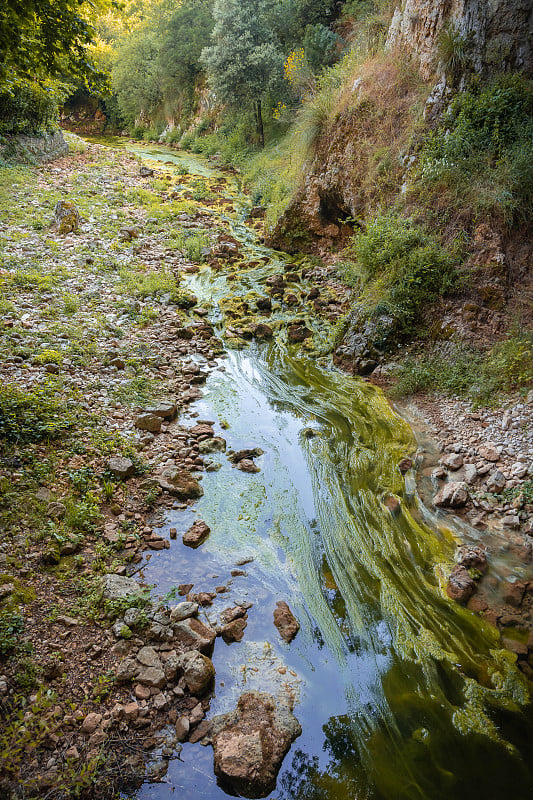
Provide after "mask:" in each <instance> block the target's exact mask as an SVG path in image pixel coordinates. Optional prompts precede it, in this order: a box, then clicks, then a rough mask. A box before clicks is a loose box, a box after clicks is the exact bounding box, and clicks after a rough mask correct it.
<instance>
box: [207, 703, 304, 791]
mask: <svg viewBox="0 0 533 800" xmlns="http://www.w3.org/2000/svg"><path fill="white" fill-rule="evenodd" d="M301 732H302V729H301V726H300V723H299V722H298V720H297V719H296V717H294V715H293V714H292V712H291V711H290V709H289V708H288V707H287V706H284V705H281V704H279V703H278V704H276V701H275V700H274V698H273V697H272V696H271V695H269V694H263V693H260V692H248V693H246V694H243V695H242V696H241V697H240V698H239V702H238V706H237V708H236V709H235V711H231V712H230V713H228V714H222V715H221V716H218V717H215V718H214V719H213V721H212V743H213V751H214V767H215V774H216V775H217V777H218V778H219V779H220V781H221V782H222V784H223V785H226V786H227V788H228V789H229V790H230V791H231V792H232V793H236V794H238V795H240V796H242V797H251V798H254V797H266V795H268V794H269V793H270V792H271V791H273V789H274V788H275V785H276V777H277V774H278V772H279V768H280V767H281V764H282V761H283V759H284V757H285V755H286V754H287V752H288V750H289V748H290V746H291V744H292V742H293V741H294V740H295V739H296V738H297V737H298V736H299V735H300V734H301Z"/></svg>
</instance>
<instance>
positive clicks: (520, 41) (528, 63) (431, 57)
mask: <svg viewBox="0 0 533 800" xmlns="http://www.w3.org/2000/svg"><path fill="white" fill-rule="evenodd" d="M446 26H451V27H452V28H453V29H454V30H455V31H456V32H457V33H458V34H459V35H460V36H461V37H463V38H464V39H465V40H466V41H467V42H468V62H469V66H470V67H471V68H472V70H473V71H474V72H478V73H491V72H502V71H503V72H506V71H511V70H519V71H521V72H524V73H526V74H529V75H531V74H533V3H532V2H531V0H441V1H440V2H435V0H404V2H403V3H402V4H401V5H399V6H398V7H397V8H396V10H395V12H394V17H393V20H392V24H391V26H390V29H389V34H388V38H387V47H388V48H389V49H398V50H400V51H402V52H403V53H405V54H407V55H409V56H412V57H413V56H414V57H415V58H416V59H417V60H418V62H419V66H420V71H421V74H422V76H423V77H424V78H425V79H428V80H430V79H431V78H432V77H434V76H435V75H436V72H437V71H438V67H439V58H438V44H439V36H440V34H441V31H442V30H443V28H445V27H446Z"/></svg>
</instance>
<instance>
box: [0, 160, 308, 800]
mask: <svg viewBox="0 0 533 800" xmlns="http://www.w3.org/2000/svg"><path fill="white" fill-rule="evenodd" d="M185 171H186V170H185ZM2 180H3V181H4V187H5V188H6V195H5V200H4V203H3V208H2V228H1V231H0V235H1V238H2V245H3V254H4V260H3V264H2V269H1V272H0V279H1V284H2V286H1V288H2V294H1V302H2V312H3V316H2V331H1V355H2V358H1V363H0V375H1V379H2V385H3V393H2V406H1V409H0V411H1V413H0V420H1V426H2V427H1V434H2V451H1V458H0V482H1V489H2V496H1V513H2V517H1V523H2V545H1V548H0V550H1V552H0V570H1V574H0V602H1V604H2V607H1V625H0V659H1V662H0V663H1V667H0V669H1V675H0V695H1V713H2V723H1V732H0V737H1V739H2V742H3V745H2V752H3V753H4V755H3V756H2V759H1V764H0V768H1V777H0V781H1V786H2V791H3V792H4V794H3V796H5V797H13V798H15V797H22V796H24V797H33V796H43V794H45V793H47V792H50V791H52V792H54V793H55V794H54V796H58V797H59V796H63V795H64V796H66V794H69V792H71V791H74V790H75V791H77V792H79V793H80V794H81V795H83V796H87V797H91V798H93V797H110V796H112V795H113V793H114V791H115V789H116V788H118V787H121V788H123V789H126V790H128V789H134V788H135V787H136V786H138V785H139V784H140V782H142V780H143V779H144V776H145V767H146V764H147V762H149V764H150V766H149V768H148V769H149V776H150V777H151V778H152V779H155V780H157V779H160V778H161V776H162V775H163V774H164V772H165V770H166V765H167V764H168V759H169V758H170V757H171V756H172V757H176V755H177V754H179V750H180V747H181V744H180V742H184V741H192V742H195V741H200V739H205V741H206V742H208V741H209V731H210V727H211V726H210V724H209V723H207V722H206V721H205V714H206V712H207V710H208V708H209V698H210V694H211V691H212V688H213V679H214V667H213V664H212V662H211V660H210V655H211V653H212V649H213V645H214V641H215V638H216V637H217V636H221V637H223V638H224V641H225V642H226V643H231V642H232V641H239V640H240V639H241V638H242V636H243V635H244V629H245V627H246V620H247V612H248V610H249V607H250V606H251V604H247V605H244V606H240V605H235V604H234V603H233V604H232V602H231V594H232V590H231V584H232V582H233V580H234V577H233V576H230V575H228V578H227V580H226V581H225V583H224V585H220V586H217V588H216V591H215V592H209V591H202V588H201V587H193V584H192V583H190V584H183V585H180V586H179V587H177V589H178V593H179V594H180V595H182V597H183V600H182V601H181V602H177V603H175V604H174V605H172V604H169V601H168V600H165V599H160V600H158V599H157V597H155V598H153V597H151V596H150V591H149V587H145V586H144V585H143V583H142V578H141V577H136V576H137V573H138V571H139V569H140V568H141V567H142V565H143V564H146V563H147V562H148V560H149V559H150V558H151V557H152V555H155V554H156V553H157V551H163V550H165V549H168V548H169V547H170V540H171V539H173V538H176V537H177V535H178V533H179V535H180V536H181V535H183V543H184V544H186V545H189V546H190V547H199V546H201V544H202V542H203V541H205V538H206V537H207V536H208V535H209V528H208V526H207V525H205V523H203V522H202V521H201V520H197V521H196V522H195V523H194V524H193V525H192V526H191V527H190V528H189V529H188V530H184V531H177V530H176V528H170V530H169V531H168V537H169V538H167V536H162V535H160V533H158V529H160V528H162V527H163V525H164V521H165V514H166V511H167V509H171V508H177V509H181V510H184V509H187V508H188V507H190V506H191V505H192V504H193V503H194V501H195V500H196V499H197V498H198V497H200V496H201V495H202V494H203V489H202V486H201V478H202V474H203V473H204V472H206V471H209V470H214V469H217V468H218V467H219V464H217V463H216V462H215V461H213V460H211V459H210V457H209V456H210V454H211V453H218V452H223V451H224V450H225V449H226V442H225V439H224V438H223V436H222V434H223V432H224V431H223V428H224V426H223V423H220V422H217V423H216V424H215V423H214V422H213V421H211V420H201V419H198V418H197V419H194V417H198V415H197V414H195V413H194V412H193V413H191V412H189V419H190V420H191V421H190V422H189V423H188V424H182V423H180V422H177V421H176V418H177V416H178V415H180V416H181V417H182V416H183V415H184V414H185V413H187V409H189V406H190V404H191V403H193V402H194V401H195V400H197V399H198V398H199V397H201V388H200V387H201V386H202V384H203V383H204V382H205V381H206V379H207V376H208V374H209V373H210V371H212V370H223V369H224V365H223V360H222V359H221V358H220V356H221V355H222V351H223V348H222V345H221V342H220V341H219V340H218V338H217V337H216V336H215V334H214V329H213V327H212V325H211V324H210V323H209V322H208V321H207V320H206V311H205V310H204V309H202V308H199V307H198V303H197V300H196V298H195V297H194V296H192V295H191V294H190V292H187V291H186V290H185V289H184V288H183V285H182V277H183V275H184V274H186V273H191V272H195V271H197V270H198V268H199V267H198V264H199V263H201V262H202V261H203V260H204V259H205V258H207V257H209V258H210V259H211V261H213V263H215V264H216V265H217V266H218V268H220V266H221V265H222V262H224V260H225V259H231V258H233V255H234V253H233V250H234V249H235V248H232V247H229V246H228V239H227V236H228V234H227V231H226V230H224V227H223V225H222V224H221V223H220V220H219V218H218V217H217V216H215V215H210V214H209V212H207V211H206V210H205V208H206V204H207V205H209V198H208V197H206V193H207V189H206V188H205V187H204V188H203V190H202V191H200V189H199V183H198V180H197V177H196V176H195V177H189V176H187V177H185V176H183V177H182V178H181V183H182V185H183V184H185V185H186V186H187V185H190V187H191V189H190V191H187V192H186V194H187V198H185V199H184V200H181V202H173V203H172V205H170V204H169V202H168V200H169V193H171V192H172V185H173V183H174V182H175V179H173V178H171V176H170V175H169V174H166V173H165V171H164V170H161V171H160V172H158V174H156V175H154V173H153V171H152V170H150V169H147V168H145V167H141V169H139V163H138V160H137V159H136V158H134V157H132V156H131V155H129V154H127V153H125V152H117V151H110V150H109V149H107V148H101V147H98V146H92V147H90V148H89V149H88V150H86V151H85V152H79V153H77V154H76V155H70V156H68V157H66V158H64V159H62V160H59V161H55V162H54V164H53V166H49V167H43V168H41V169H39V170H35V171H32V172H30V171H29V170H20V169H15V168H14V169H10V170H6V171H5V172H4V173H3V175H2ZM218 185H219V189H223V188H224V186H225V182H224V180H223V179H222V180H220V181H218ZM195 191H196V192H197V194H198V200H197V201H195V200H194V199H193V197H192V195H193V194H194V192H195ZM228 195H230V192H229V191H228ZM213 196H214V195H213ZM173 199H174V200H175V197H174V198H173ZM220 199H222V201H223V202H224V204H225V208H226V209H227V208H228V206H229V205H231V203H232V200H231V196H224V197H223V198H220ZM200 201H201V202H200ZM54 210H55V214H54ZM74 212H75V213H74ZM69 215H70V216H69ZM67 223H68V224H67ZM221 242H222V244H221ZM261 453H262V451H254V450H250V451H243V452H241V453H239V452H237V453H235V452H233V451H229V452H228V453H227V457H228V458H229V459H231V461H232V463H234V464H235V466H236V467H237V468H238V469H240V470H241V471H243V472H254V471H257V470H258V469H259V467H258V466H257V464H256V463H255V461H254V459H255V458H258V457H259V456H260V455H261ZM238 566H242V562H241V564H240V565H237V564H236V565H235V570H234V574H235V575H239V574H244V573H243V571H242V570H240V569H239V568H238ZM193 588H194V591H192V590H193ZM215 598H220V600H221V601H222V609H223V610H222V611H221V612H220V616H219V620H218V622H216V621H214V618H213V616H212V615H211V618H210V619H208V618H207V617H206V616H205V609H206V608H207V607H209V606H211V605H212V604H213V601H214V600H215ZM178 599H179V598H178ZM224 603H225V605H224ZM296 624H297V623H296ZM271 702H272V703H274V705H275V701H274V700H272V701H271ZM252 762H253V760H252ZM279 763H280V762H279ZM279 763H278V767H279ZM249 767H250V769H252V767H253V763H251V765H249ZM264 768H265V769H269V767H268V764H266V762H265V765H264ZM250 780H251V783H252V784H253V778H251V779H250ZM67 786H68V787H69V789H64V788H62V787H67ZM62 792H63V794H61V793H62ZM65 792H66V794H65ZM69 796H70V794H69Z"/></svg>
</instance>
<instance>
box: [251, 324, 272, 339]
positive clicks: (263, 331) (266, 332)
mask: <svg viewBox="0 0 533 800" xmlns="http://www.w3.org/2000/svg"><path fill="white" fill-rule="evenodd" d="M250 329H251V331H252V333H253V335H254V338H256V339H272V337H273V336H274V331H273V330H272V328H271V327H270V325H267V324H266V323H264V322H259V323H257V325H251V326H250Z"/></svg>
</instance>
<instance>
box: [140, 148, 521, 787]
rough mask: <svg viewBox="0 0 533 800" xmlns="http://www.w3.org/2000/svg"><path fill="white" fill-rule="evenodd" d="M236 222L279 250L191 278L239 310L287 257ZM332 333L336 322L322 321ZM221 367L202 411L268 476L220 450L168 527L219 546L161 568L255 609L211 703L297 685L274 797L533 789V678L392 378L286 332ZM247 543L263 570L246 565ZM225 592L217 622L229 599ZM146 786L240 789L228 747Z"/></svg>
mask: <svg viewBox="0 0 533 800" xmlns="http://www.w3.org/2000/svg"><path fill="white" fill-rule="evenodd" d="M132 149H134V152H136V153H138V154H141V155H142V156H143V158H145V159H146V160H147V161H148V162H149V163H151V161H164V162H169V161H172V160H173V161H174V162H175V163H182V164H183V163H186V166H187V167H188V169H189V170H190V171H191V172H196V173H197V174H199V175H203V176H210V175H214V174H215V173H214V172H213V170H211V169H210V167H209V166H208V165H206V164H205V162H201V161H199V160H198V161H197V160H196V159H195V158H194V157H192V156H190V155H189V154H185V155H184V154H181V153H177V154H176V152H175V151H171V150H168V149H167V148H164V147H156V148H153V147H143V146H133V147H132ZM166 168H167V169H168V170H169V172H172V166H171V165H167V167H166ZM228 221H229V222H230V224H231V227H232V230H233V232H234V235H236V236H237V238H239V239H240V240H241V241H242V242H243V251H244V252H245V254H246V255H247V256H248V257H249V258H250V259H251V260H252V259H257V257H258V256H259V257H265V258H266V257H268V261H267V262H266V263H261V264H260V265H256V266H255V267H253V268H250V270H248V271H244V272H242V274H240V275H239V282H235V284H231V287H230V284H228V282H227V281H226V277H225V275H224V274H222V273H212V272H211V270H210V269H209V268H207V267H206V268H203V269H202V270H201V272H200V273H199V274H198V275H196V276H193V277H191V279H190V286H191V288H192V290H193V291H194V292H195V294H197V295H198V297H199V299H200V302H201V303H202V304H204V305H205V304H210V305H211V307H212V309H213V311H212V314H211V318H212V319H213V321H215V322H216V321H219V322H220V324H222V322H221V315H220V314H219V312H218V310H217V304H218V302H219V301H220V300H221V299H222V298H223V297H226V296H227V295H228V294H229V293H230V292H234V293H235V294H238V293H242V294H245V293H246V292H248V291H250V289H253V288H254V287H258V286H259V282H260V280H261V279H262V278H264V277H265V275H268V274H274V273H275V272H279V271H280V270H282V269H283V262H284V259H285V257H284V256H283V255H282V254H279V253H275V252H273V251H269V250H268V249H267V248H265V247H262V246H261V245H259V244H258V243H257V242H256V241H255V234H254V232H253V231H251V230H250V229H248V228H247V227H246V226H245V225H244V223H243V222H242V214H241V213H240V211H239V209H237V211H236V213H234V214H233V215H230V216H229V217H228ZM280 313H281V312H280ZM273 317H274V320H275V319H276V314H274V315H273ZM313 324H314V323H313ZM316 336H317V339H320V337H321V336H322V337H325V336H326V332H325V331H323V330H321V328H320V326H319V327H318V328H316ZM221 364H222V365H223V367H224V371H218V370H215V371H214V372H212V373H211V375H210V377H209V379H208V382H207V385H206V388H205V390H204V397H203V398H202V400H201V401H200V402H198V403H196V404H195V406H194V409H193V410H194V411H195V412H198V413H199V415H200V418H202V419H210V420H216V421H217V424H216V425H215V429H216V432H217V434H218V435H222V436H224V438H226V439H227V442H228V447H231V448H233V449H240V448H242V447H249V446H254V447H255V446H258V447H261V448H262V449H263V450H264V452H265V454H264V456H262V457H261V458H259V459H258V464H259V465H260V467H261V472H260V473H258V474H255V475H247V474H243V473H242V472H240V471H238V470H236V469H235V468H233V467H232V466H231V464H230V463H229V462H228V461H227V459H226V458H225V456H223V455H215V456H214V458H215V459H217V460H219V461H220V463H221V464H222V467H221V469H220V470H219V471H218V472H214V473H206V474H204V476H203V486H204V490H205V495H204V497H203V498H202V499H201V500H200V501H199V502H198V504H197V506H196V507H195V509H194V511H186V512H179V511H172V512H170V515H169V520H168V523H167V526H166V528H164V529H162V531H161V533H163V534H164V533H165V530H166V529H168V528H169V527H172V526H174V527H177V529H178V531H184V530H185V529H186V528H187V527H189V525H190V524H191V522H192V521H193V520H194V519H195V518H196V516H198V517H200V518H201V519H204V520H205V521H206V522H207V524H208V525H209V526H210V527H211V531H212V532H211V534H210V536H209V538H208V540H207V541H206V542H205V544H204V545H202V547H201V548H200V549H199V550H196V551H191V550H190V549H188V548H186V547H184V546H183V545H182V543H181V541H180V537H179V535H178V539H177V540H176V541H172V542H171V548H170V550H167V551H163V552H162V553H161V554H159V553H158V554H157V555H156V556H154V557H153V559H152V560H151V561H150V562H149V563H148V564H147V565H146V566H145V568H144V569H143V573H142V574H143V576H144V578H145V580H146V581H147V582H148V583H152V584H155V585H156V588H155V590H154V593H155V594H159V595H163V594H165V593H166V592H168V591H170V590H172V589H173V588H174V587H176V586H177V585H178V584H180V583H189V582H190V583H192V582H194V583H195V591H196V590H198V591H212V590H214V587H215V586H217V585H220V584H228V583H229V584H230V585H231V594H230V597H231V604H234V603H235V602H238V601H245V600H248V601H250V602H252V603H253V604H254V605H253V607H252V608H251V609H250V611H249V621H248V627H247V628H246V631H245V636H244V640H243V641H242V642H240V643H237V644H231V645H229V646H228V645H226V644H224V642H223V641H222V640H221V639H217V642H216V646H215V652H214V659H213V660H214V663H215V666H216V675H217V678H216V694H215V697H214V699H213V701H212V705H211V714H216V713H220V712H224V711H227V710H229V709H230V708H233V707H234V705H235V702H236V699H237V698H238V696H239V695H240V694H241V693H242V691H244V690H246V689H258V690H264V691H269V692H272V693H273V694H278V693H280V692H281V693H284V692H289V693H291V694H292V695H293V696H294V697H295V699H296V704H295V710H294V713H295V714H296V716H297V718H298V719H299V720H300V722H301V724H302V728H303V734H302V736H301V737H300V738H299V739H297V740H296V742H295V743H294V745H293V747H292V749H291V751H290V753H289V754H288V755H287V757H286V759H285V761H284V764H283V766H282V769H281V771H280V775H279V779H278V785H277V789H276V791H274V792H273V793H272V794H271V795H270V797H271V798H277V800H289V799H290V800H293V799H294V800H304V798H305V800H348V799H349V798H350V800H353V799H355V798H357V800H366V798H368V799H369V800H370V798H372V799H373V800H418V799H419V798H420V799H422V798H425V799H427V800H441V798H442V799H443V800H444V798H446V800H449V798H454V799H455V800H462V798H470V799H472V800H473V799H475V798H484V800H503V798H507V797H508V796H510V797H513V798H514V799H515V800H526V798H532V797H533V773H532V764H531V760H532V758H531V757H532V753H533V715H532V713H531V706H530V705H527V703H528V692H527V688H526V685H525V682H524V679H523V676H522V674H521V673H520V672H519V671H518V670H517V669H516V667H515V665H514V656H512V655H511V654H510V653H509V652H507V651H505V650H501V649H500V648H499V644H498V641H499V637H498V635H497V633H496V631H495V630H494V629H492V628H490V626H488V625H487V624H485V623H483V622H482V620H480V619H479V618H478V617H476V616H475V615H474V614H472V613H470V612H469V611H467V610H465V609H463V608H460V607H459V606H457V605H455V604H453V603H451V602H450V601H448V600H447V599H445V597H444V595H443V592H442V588H441V586H440V585H439V584H441V583H442V581H443V579H444V575H445V571H446V567H447V566H448V567H449V565H450V562H451V560H452V558H453V551H454V548H455V539H454V532H453V531H452V530H451V529H450V528H449V527H447V526H449V524H450V521H449V519H446V523H445V522H444V517H435V516H434V515H432V514H429V513H427V512H424V513H422V512H423V510H421V509H420V508H419V505H418V500H417V498H416V496H415V495H414V493H413V492H412V491H409V490H408V489H406V484H405V482H404V479H403V478H402V476H401V475H400V474H399V471H398V469H397V466H396V465H397V463H398V461H399V459H400V458H401V457H402V456H403V455H405V454H406V453H408V452H412V451H413V449H414V448H415V443H414V439H413V435H412V432H411V430H410V428H409V427H408V426H407V424H406V423H405V422H404V421H402V420H401V419H400V418H399V417H398V416H396V415H395V414H394V413H393V411H392V410H391V409H390V407H389V405H388V404H387V402H386V400H385V398H384V397H383V395H382V393H381V392H380V391H379V390H378V389H376V388H375V387H373V386H371V385H369V384H367V383H365V382H364V381H362V380H359V379H353V378H350V377H348V376H346V375H344V374H341V373H339V372H338V371H337V370H335V369H333V368H332V367H331V365H330V363H329V361H328V360H327V359H321V358H319V357H317V354H316V352H313V351H306V350H305V348H303V349H301V350H300V351H298V350H295V349H294V348H291V347H288V346H287V343H286V341H284V339H283V335H282V334H280V335H279V336H278V337H277V338H275V340H274V341H273V343H272V344H270V345H263V346H257V345H251V346H250V347H247V348H246V349H245V350H242V351H230V352H229V353H228V357H227V358H226V359H224V360H222V361H221ZM183 421H185V422H187V421H188V418H186V417H185V418H184V420H183ZM190 421H191V422H192V420H190ZM222 421H225V422H226V423H227V429H222V428H221V427H220V425H219V423H220V422H222ZM388 493H392V494H395V495H396V496H397V497H398V498H399V499H400V501H401V508H402V510H401V513H400V515H399V516H397V517H393V516H392V515H391V514H390V512H389V511H388V510H387V508H386V507H385V506H384V504H383V499H384V497H385V496H386V495H387V494H388ZM463 533H464V532H463ZM472 535H475V536H479V534H472ZM248 556H249V557H251V558H252V557H253V561H251V562H250V563H249V564H247V565H246V566H244V567H243V568H242V569H243V570H245V572H246V575H243V576H237V577H234V578H233V579H232V578H231V575H230V573H231V570H233V569H235V565H236V562H237V561H239V560H241V559H243V558H246V557H248ZM279 599H284V600H287V601H288V602H289V604H290V606H291V608H292V609H293V611H294V613H295V614H296V616H297V617H298V619H299V621H300V623H301V630H300V632H299V634H298V636H297V637H296V639H295V640H294V642H293V643H292V644H291V645H285V644H284V643H283V642H281V640H280V639H279V636H278V635H277V632H276V630H275V629H274V627H273V625H272V612H273V609H274V607H275V602H276V600H279ZM216 602H217V604H218V605H215V606H213V608H212V609H208V610H207V617H208V619H209V618H210V617H211V618H213V619H214V617H215V615H216V612H217V611H218V610H221V609H222V608H225V607H227V606H228V605H230V602H228V600H227V599H226V600H223V599H220V598H218V599H217V601H216ZM137 797H138V800H148V799H149V798H150V799H152V798H153V800H169V799H170V798H176V797H179V798H182V799H183V800H192V799H193V798H206V800H216V799H217V798H223V797H227V795H226V794H225V793H224V792H223V790H222V789H221V788H220V787H218V786H217V783H216V779H215V778H214V775H213V764H212V750H211V748H206V747H202V745H200V744H196V745H191V744H186V745H184V747H183V751H182V752H181V754H180V756H179V758H176V759H173V760H171V761H170V764H169V769H168V773H167V775H166V777H165V778H164V779H163V782H162V783H158V784H149V783H147V784H145V785H144V786H143V787H142V788H141V790H140V791H139V793H138V795H137Z"/></svg>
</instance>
